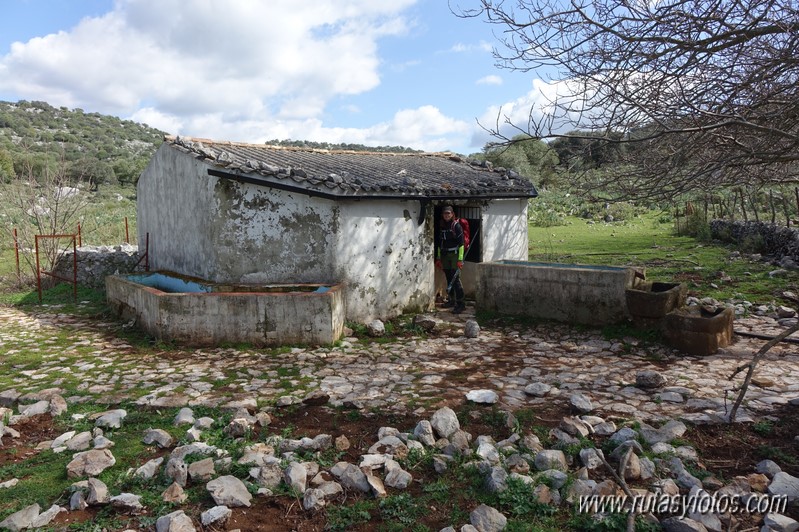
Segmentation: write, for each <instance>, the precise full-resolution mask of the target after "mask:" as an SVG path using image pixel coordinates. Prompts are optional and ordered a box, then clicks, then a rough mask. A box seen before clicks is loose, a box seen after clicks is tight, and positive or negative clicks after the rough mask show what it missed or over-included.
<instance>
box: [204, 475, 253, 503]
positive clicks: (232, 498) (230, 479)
mask: <svg viewBox="0 0 799 532" xmlns="http://www.w3.org/2000/svg"><path fill="white" fill-rule="evenodd" d="M205 488H206V489H207V490H208V493H210V494H211V497H213V499H214V502H216V504H218V505H221V506H228V507H232V508H237V507H239V506H250V501H252V495H251V494H250V492H249V491H247V486H245V485H244V482H242V481H241V480H239V479H238V478H236V477H234V476H232V475H225V476H221V477H219V478H215V479H214V480H212V481H210V482H209V483H208V484H206V485H205Z"/></svg>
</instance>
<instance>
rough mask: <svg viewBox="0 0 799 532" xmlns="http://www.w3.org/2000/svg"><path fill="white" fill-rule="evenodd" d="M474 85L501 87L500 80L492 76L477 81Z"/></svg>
mask: <svg viewBox="0 0 799 532" xmlns="http://www.w3.org/2000/svg"><path fill="white" fill-rule="evenodd" d="M475 83H477V84H478V85H502V78H501V77H499V76H497V75H493V74H492V75H490V76H485V77H482V78H480V79H478V80H477V81H476V82H475Z"/></svg>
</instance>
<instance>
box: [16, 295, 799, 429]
mask: <svg viewBox="0 0 799 532" xmlns="http://www.w3.org/2000/svg"><path fill="white" fill-rule="evenodd" d="M470 312H471V309H470V310H467V312H466V313H465V314H463V315H461V316H454V315H452V314H451V313H449V312H438V313H436V318H440V319H442V320H444V321H445V324H444V331H445V332H443V333H442V334H440V335H435V334H434V335H431V336H430V337H429V338H417V339H405V340H401V341H396V342H392V343H384V344H379V343H371V344H362V343H360V342H358V341H357V340H356V339H354V338H348V339H346V340H345V341H344V342H342V345H341V346H339V347H335V348H329V347H328V348H307V349H306V348H292V349H290V351H288V352H280V350H259V349H243V350H240V349H233V348H205V349H189V348H183V349H174V348H170V349H159V348H158V347H157V346H156V347H152V348H151V347H137V346H133V345H131V344H129V343H127V342H126V341H124V340H122V339H120V338H118V337H116V336H114V334H113V331H114V330H115V329H117V328H118V327H119V324H116V323H106V322H101V321H97V320H89V319H84V318H77V317H74V316H65V315H59V314H54V313H52V314H37V315H29V314H25V313H23V312H21V311H19V310H17V309H13V308H8V307H0V354H2V353H5V355H3V357H4V358H3V359H0V360H3V363H4V364H3V365H4V366H6V370H7V371H8V372H9V374H10V373H13V372H15V371H16V372H18V373H19V374H20V376H21V377H22V378H21V379H17V380H16V381H15V383H14V385H13V387H14V389H16V390H17V391H18V392H20V393H22V394H30V396H31V397H33V396H37V395H42V394H43V393H46V392H47V391H48V390H51V389H53V388H59V389H60V388H65V389H68V390H71V391H70V393H73V392H74V390H77V393H75V395H71V396H70V397H68V398H67V400H68V401H70V402H84V401H92V402H97V403H114V402H119V401H127V400H135V401H137V402H138V403H139V404H142V405H153V406H185V405H189V406H197V405H208V406H220V405H229V406H245V407H255V406H259V405H263V404H266V403H269V402H274V401H275V400H276V399H277V398H279V397H283V396H286V395H291V396H294V397H296V398H298V399H301V398H302V397H303V396H304V395H305V394H307V393H309V392H311V391H314V390H322V391H324V392H326V393H328V394H329V395H330V398H331V399H330V401H331V403H332V404H334V405H340V404H344V403H347V402H349V403H352V402H355V403H360V404H361V405H363V407H365V408H376V409H378V410H383V411H397V412H405V411H409V410H419V411H420V412H421V411H422V409H425V408H426V407H433V406H436V405H440V404H442V403H443V402H450V403H452V402H461V401H463V400H464V396H465V394H466V393H467V392H468V391H470V390H474V389H492V390H494V391H496V392H497V393H498V394H499V396H500V403H501V404H503V405H505V406H508V407H510V408H514V409H515V408H521V407H529V406H533V407H534V406H536V405H544V404H547V403H552V402H558V401H562V402H563V403H564V404H566V403H567V402H568V398H569V396H570V395H571V394H572V393H575V392H582V393H584V394H585V395H587V396H588V397H590V398H591V400H592V401H593V403H594V405H595V407H596V409H597V412H600V413H602V414H604V415H606V416H611V417H612V416H613V415H617V416H619V417H624V418H639V419H642V420H645V421H656V420H661V419H665V418H671V417H681V418H683V419H686V420H690V421H695V422H707V421H712V420H714V419H717V416H718V415H719V414H723V411H724V408H725V390H731V389H732V388H733V383H732V382H731V381H729V380H728V377H729V376H730V375H731V374H732V373H733V371H734V370H735V368H736V367H738V366H740V365H741V364H743V363H745V362H746V361H748V360H749V359H750V358H751V356H752V354H754V353H755V352H756V351H757V350H758V349H759V348H760V347H761V346H762V345H763V344H764V343H765V340H757V339H751V338H745V337H737V341H736V342H735V343H734V344H733V345H732V346H730V347H728V348H726V349H722V350H721V351H719V353H717V354H715V355H713V356H708V357H693V356H685V355H681V354H679V353H677V352H676V351H674V350H672V349H669V348H666V347H660V346H657V347H651V346H650V347H644V346H641V345H640V344H639V343H638V342H637V341H636V340H634V339H631V338H629V339H625V340H624V341H607V340H605V339H603V337H602V335H601V334H600V332H599V331H596V330H583V329H575V328H570V327H567V326H565V325H558V324H539V325H536V326H532V327H517V328H513V327H510V328H503V329H501V330H500V329H491V328H483V329H482V331H481V333H480V336H479V337H478V338H475V339H469V338H466V337H465V336H463V334H462V331H463V323H464V322H465V320H467V319H469V318H471V317H472V316H471V314H470ZM447 327H449V329H447ZM735 328H736V330H744V331H751V332H759V333H764V334H776V333H778V332H779V330H780V328H779V326H778V325H777V323H776V322H775V321H774V320H771V319H770V318H762V317H752V318H745V319H737V320H736V323H735ZM283 351H285V350H283ZM24 353H29V354H31V355H35V358H39V357H40V360H41V363H39V364H34V363H17V364H16V367H8V366H9V363H8V362H7V360H9V359H8V358H7V357H9V356H11V355H15V354H17V355H21V354H24ZM28 359H29V360H31V359H32V357H30V356H29V357H28ZM646 369H653V370H657V371H659V372H660V373H662V374H663V375H664V376H665V377H666V378H667V379H668V384H667V386H666V387H665V388H662V389H659V390H654V391H652V390H642V389H639V388H636V387H635V386H634V384H635V377H636V373H637V372H638V371H641V370H646ZM756 376H757V384H759V385H752V386H750V391H749V394H748V396H747V399H748V406H747V411H745V412H744V413H746V412H749V413H750V414H753V413H755V414H758V415H761V414H764V413H767V412H768V410H769V409H770V408H772V407H773V406H774V405H779V404H784V403H786V402H788V401H789V400H791V399H795V398H799V346H797V344H790V343H781V344H779V345H777V346H775V347H774V348H773V349H772V350H771V351H770V352H769V354H768V355H767V356H766V357H765V359H764V360H763V361H762V362H761V363H760V365H759V366H758V372H757V373H756ZM742 377H743V373H741V374H739V377H738V381H737V382H740V380H741V379H742ZM534 382H543V383H546V384H549V385H551V386H552V387H553V388H552V391H551V392H550V393H549V394H548V395H547V396H545V397H532V396H528V395H527V394H525V392H524V388H525V387H526V386H527V385H529V384H531V383H534ZM0 391H2V390H0ZM666 392H672V393H666ZM733 400H734V394H732V393H730V394H729V395H728V399H727V402H726V404H727V405H729V404H731V402H732V401H733Z"/></svg>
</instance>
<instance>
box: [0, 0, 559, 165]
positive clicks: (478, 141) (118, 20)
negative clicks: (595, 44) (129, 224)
mask: <svg viewBox="0 0 799 532" xmlns="http://www.w3.org/2000/svg"><path fill="white" fill-rule="evenodd" d="M450 3H451V6H452V7H453V8H457V7H464V8H468V7H473V6H474V5H475V3H476V1H475V0H450ZM0 13H2V16H1V17H0V101H9V102H16V101H19V100H28V101H32V100H41V101H45V102H47V103H49V104H50V105H53V106H55V107H61V106H65V107H67V108H70V109H75V108H80V109H83V110H84V111H86V112H99V113H103V114H108V115H114V116H118V117H120V118H122V119H128V120H134V121H136V122H141V123H145V124H148V125H150V126H152V127H155V128H158V129H161V130H163V131H166V132H167V133H170V134H174V135H183V136H191V137H202V138H210V139H215V140H231V141H239V142H253V143H262V142H265V141H268V140H272V139H279V140H283V139H294V140H300V139H302V140H311V141H318V142H332V143H356V144H365V145H368V146H379V145H393V146H406V147H410V148H414V149H418V150H425V151H453V152H457V153H461V154H467V155H468V154H471V153H475V152H479V151H480V150H481V149H482V147H483V146H484V145H485V143H486V142H489V141H490V140H492V138H491V136H490V135H489V134H488V133H487V132H486V131H485V130H484V129H483V127H481V124H482V125H483V126H485V127H489V128H490V127H494V126H496V124H497V121H498V118H499V122H500V123H502V122H503V121H504V118H503V117H504V116H505V115H507V116H510V117H512V119H513V120H514V121H520V123H522V124H524V123H526V120H527V117H528V115H529V113H530V109H531V107H533V106H540V105H542V102H544V101H545V100H544V99H543V98H544V96H543V95H544V94H546V93H551V91H553V90H554V84H552V83H547V82H546V81H544V80H542V79H540V78H539V77H537V76H536V74H535V73H530V72H528V73H522V72H514V71H510V70H507V69H500V68H498V67H496V66H495V59H494V57H493V56H492V48H493V47H494V46H499V45H500V43H499V40H498V38H497V37H496V36H495V34H494V33H495V32H496V31H498V30H499V28H497V27H494V26H491V25H489V24H488V23H486V22H484V21H483V20H481V19H463V18H458V17H456V16H455V15H453V14H452V12H451V11H450V6H449V5H448V4H447V0H268V1H264V0H0ZM500 112H501V114H500Z"/></svg>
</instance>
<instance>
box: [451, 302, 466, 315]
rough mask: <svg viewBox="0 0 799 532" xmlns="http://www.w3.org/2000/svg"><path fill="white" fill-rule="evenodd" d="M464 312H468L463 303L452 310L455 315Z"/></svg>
mask: <svg viewBox="0 0 799 532" xmlns="http://www.w3.org/2000/svg"><path fill="white" fill-rule="evenodd" d="M464 310H466V305H464V304H463V303H458V304H457V305H455V308H454V309H452V313H453V314H460V313H461V312H463V311H464Z"/></svg>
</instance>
